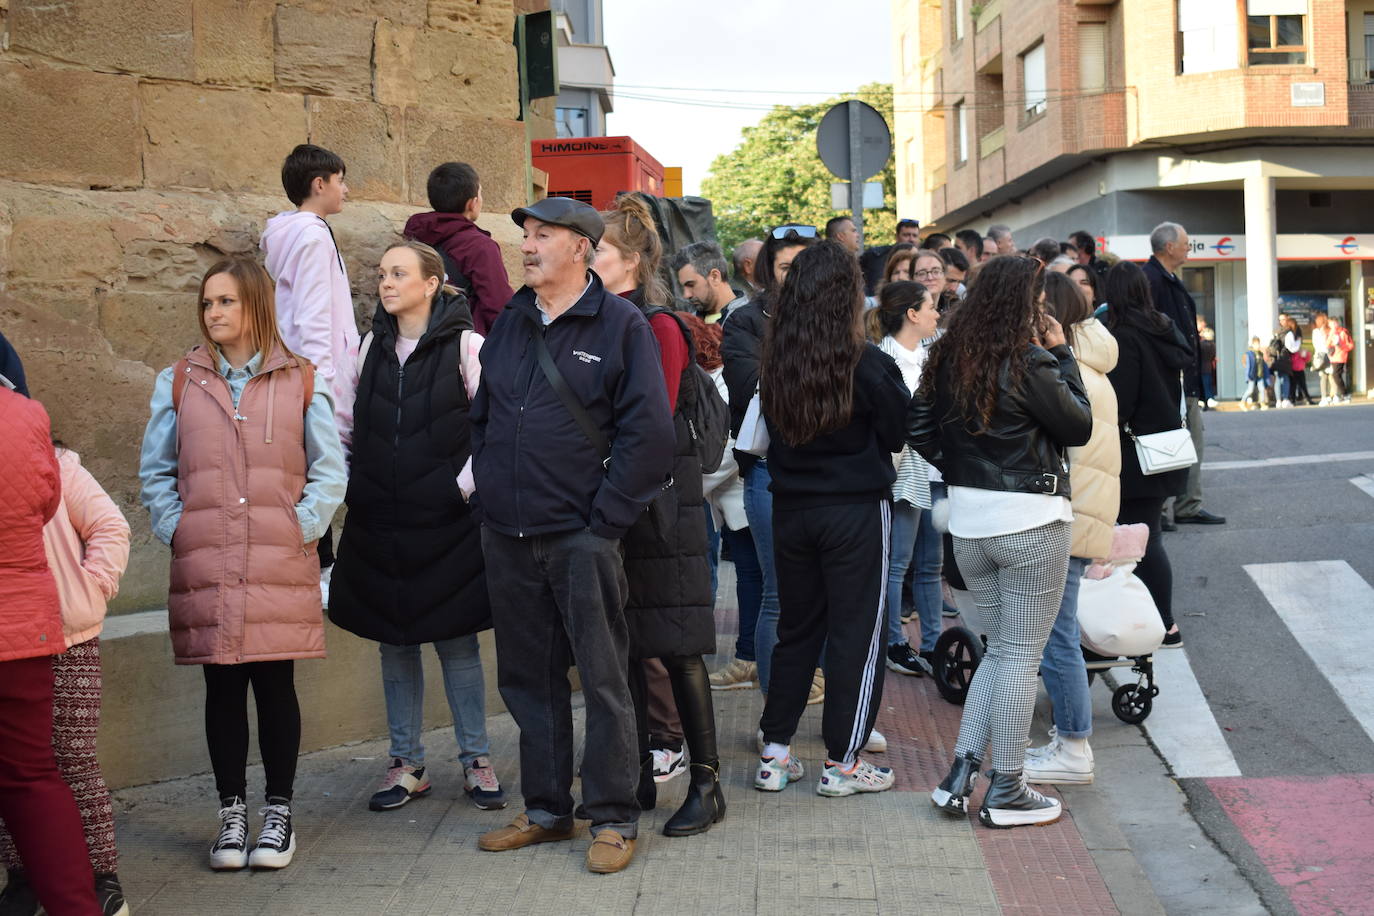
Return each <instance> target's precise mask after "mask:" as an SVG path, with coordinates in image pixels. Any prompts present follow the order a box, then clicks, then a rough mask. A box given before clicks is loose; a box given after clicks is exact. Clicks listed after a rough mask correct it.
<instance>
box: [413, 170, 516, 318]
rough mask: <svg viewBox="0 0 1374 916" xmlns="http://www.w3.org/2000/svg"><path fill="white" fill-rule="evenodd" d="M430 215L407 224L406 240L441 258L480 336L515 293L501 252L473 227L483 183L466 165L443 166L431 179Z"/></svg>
mask: <svg viewBox="0 0 1374 916" xmlns="http://www.w3.org/2000/svg"><path fill="white" fill-rule="evenodd" d="M426 190H427V191H428V193H429V205H430V206H431V207H433V208H434V210H433V212H430V213H417V214H415V215H414V216H412V217H411V218H410V219H409V220H407V221H406V228H405V234H406V236H407V237H408V238H412V239H415V240H416V241H420V242H424V243H425V244H426V245H432V246H434V247H435V248H436V249H438V250H439V253H440V254H442V255H443V256H444V269H445V270H446V271H447V273H448V274H449V282H450V283H452V284H453V285H454V286H456V287H458V288H459V289H461V290H462V291H463V292H464V293H466V294H467V297H468V307H469V308H470V309H471V310H472V323H473V325H474V326H475V327H476V329H477V333H478V334H481V335H483V336H485V335H486V333H487V330H488V329H489V328H490V327H491V324H492V322H493V321H495V320H496V316H497V315H499V314H501V310H502V309H503V308H505V307H506V303H507V302H509V301H510V299H511V296H513V295H515V291H514V290H513V289H511V287H510V281H509V280H508V278H507V276H506V265H505V262H504V261H502V260H501V246H499V245H497V244H496V242H495V241H493V240H492V237H491V233H490V232H487V231H486V230H485V229H482V228H480V227H479V226H478V225H477V217H478V216H479V215H480V214H481V212H482V182H481V181H480V180H479V179H478V177H477V172H476V171H475V170H474V169H473V167H472V166H470V165H468V164H467V163H465V162H445V163H444V164H443V165H440V166H438V167H437V168H435V170H434V171H432V172H430V173H429V183H428V185H427V187H426Z"/></svg>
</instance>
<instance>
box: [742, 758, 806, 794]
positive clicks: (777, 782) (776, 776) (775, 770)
mask: <svg viewBox="0 0 1374 916" xmlns="http://www.w3.org/2000/svg"><path fill="white" fill-rule="evenodd" d="M805 775H806V770H805V768H804V767H803V766H802V765H801V761H800V760H798V759H797V758H796V757H793V756H792V755H791V754H788V755H787V756H786V757H785V758H783V759H782V760H777V759H774V758H772V757H760V758H759V769H758V772H757V773H755V774H754V788H755V789H758V790H759V791H760V792H781V791H782V790H783V789H785V788H787V784H788V783H789V782H796V781H797V780H798V779H801V778H802V777H803V776H805Z"/></svg>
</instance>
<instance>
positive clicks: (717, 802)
mask: <svg viewBox="0 0 1374 916" xmlns="http://www.w3.org/2000/svg"><path fill="white" fill-rule="evenodd" d="M724 819H725V793H724V792H723V791H721V788H720V762H719V761H716V760H712V761H709V762H708V763H694V764H692V782H691V784H690V785H689V786H688V787H687V797H686V798H685V799H684V800H683V802H682V807H681V808H678V809H677V813H676V814H674V815H673V816H672V817H670V818H668V823H666V824H664V825H663V835H664V836H693V835H694V834H698V833H705V832H706V831H708V830H710V829H711V825H712V824H715V823H717V822H719V821H722V820H724Z"/></svg>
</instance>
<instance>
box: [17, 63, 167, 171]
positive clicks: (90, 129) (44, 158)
mask: <svg viewBox="0 0 1374 916" xmlns="http://www.w3.org/2000/svg"><path fill="white" fill-rule="evenodd" d="M137 93H138V85H137V82H136V81H135V80H134V79H133V78H131V77H126V76H113V75H110V74H103V73H83V72H81V71H78V70H58V69H55V68H52V67H47V66H42V65H38V66H34V67H26V66H23V65H21V64H14V63H3V64H0V124H3V125H4V129H3V130H0V176H4V177H6V178H17V179H20V180H22V181H33V182H40V183H44V184H71V185H100V186H106V187H136V186H138V185H139V184H141V183H142V181H143V169H142V164H141V160H140V155H141V145H140V134H139V130H138V116H137V112H138V105H137Z"/></svg>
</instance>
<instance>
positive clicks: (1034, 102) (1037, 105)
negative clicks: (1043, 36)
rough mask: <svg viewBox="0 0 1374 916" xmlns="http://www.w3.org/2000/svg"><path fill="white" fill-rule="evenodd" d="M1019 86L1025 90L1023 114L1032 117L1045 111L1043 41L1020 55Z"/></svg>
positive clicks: (1046, 95) (1046, 96) (1046, 94)
mask: <svg viewBox="0 0 1374 916" xmlns="http://www.w3.org/2000/svg"><path fill="white" fill-rule="evenodd" d="M1021 88H1022V90H1023V91H1024V92H1025V95H1026V101H1025V108H1024V114H1025V116H1026V117H1027V118H1033V117H1035V116H1036V115H1038V114H1043V113H1044V111H1045V103H1046V99H1047V98H1048V93H1047V92H1046V91H1045V43H1044V42H1043V41H1042V42H1040V44H1038V45H1036V46H1035V47H1033V48H1031V49H1030V50H1029V51H1027V52H1026V53H1025V54H1022V55H1021Z"/></svg>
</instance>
